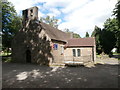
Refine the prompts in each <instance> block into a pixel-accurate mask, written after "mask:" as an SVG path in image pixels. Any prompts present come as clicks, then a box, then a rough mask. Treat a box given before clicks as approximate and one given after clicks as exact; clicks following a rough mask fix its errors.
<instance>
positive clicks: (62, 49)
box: [61, 46, 64, 55]
mask: <svg viewBox="0 0 120 90" xmlns="http://www.w3.org/2000/svg"><path fill="white" fill-rule="evenodd" d="M63 53H64V47H63V46H61V55H63Z"/></svg>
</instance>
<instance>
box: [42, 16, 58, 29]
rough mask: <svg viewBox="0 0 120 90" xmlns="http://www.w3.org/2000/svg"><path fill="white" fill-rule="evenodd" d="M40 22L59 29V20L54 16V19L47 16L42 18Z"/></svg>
mask: <svg viewBox="0 0 120 90" xmlns="http://www.w3.org/2000/svg"><path fill="white" fill-rule="evenodd" d="M40 21H41V22H44V23H46V24H49V25H51V26H53V27H55V28H58V24H57V23H58V19H55V17H54V16H53V17H50V16H46V17H45V18H43V17H41V18H40Z"/></svg>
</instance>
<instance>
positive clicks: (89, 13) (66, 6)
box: [8, 0, 117, 37]
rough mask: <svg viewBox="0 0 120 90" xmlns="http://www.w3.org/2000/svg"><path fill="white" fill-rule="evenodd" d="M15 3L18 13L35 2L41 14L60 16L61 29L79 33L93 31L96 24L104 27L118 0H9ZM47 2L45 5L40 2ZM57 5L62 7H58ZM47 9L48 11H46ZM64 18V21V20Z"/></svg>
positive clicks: (42, 15)
mask: <svg viewBox="0 0 120 90" xmlns="http://www.w3.org/2000/svg"><path fill="white" fill-rule="evenodd" d="M8 1H11V2H12V3H13V4H14V5H15V9H16V10H17V12H18V13H20V11H21V10H24V9H26V8H29V7H33V6H34V5H35V4H37V6H38V7H39V13H38V14H39V16H41V17H44V16H46V15H50V16H57V17H58V16H59V29H65V28H68V29H70V30H71V31H73V32H77V33H79V34H80V35H81V36H82V37H83V36H84V34H85V32H86V31H88V32H89V33H91V32H92V31H93V29H94V26H95V25H97V26H99V27H101V28H102V25H103V23H104V22H105V20H106V19H107V18H109V17H111V15H112V11H113V9H114V7H115V4H116V3H117V0H8ZM41 2H45V3H44V5H42V6H41V5H39V4H38V3H41ZM57 7H62V8H60V9H58V8H57ZM44 11H46V12H47V13H44ZM62 20H64V22H63V21H62Z"/></svg>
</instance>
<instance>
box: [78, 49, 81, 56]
mask: <svg viewBox="0 0 120 90" xmlns="http://www.w3.org/2000/svg"><path fill="white" fill-rule="evenodd" d="M77 56H78V57H80V56H81V50H80V49H77Z"/></svg>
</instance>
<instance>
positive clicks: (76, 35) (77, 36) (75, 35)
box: [73, 33, 81, 38]
mask: <svg viewBox="0 0 120 90" xmlns="http://www.w3.org/2000/svg"><path fill="white" fill-rule="evenodd" d="M73 38H81V37H80V35H79V34H77V33H73Z"/></svg>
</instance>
